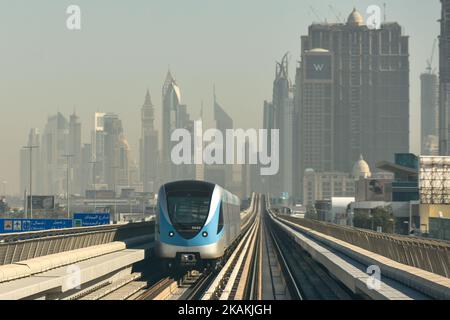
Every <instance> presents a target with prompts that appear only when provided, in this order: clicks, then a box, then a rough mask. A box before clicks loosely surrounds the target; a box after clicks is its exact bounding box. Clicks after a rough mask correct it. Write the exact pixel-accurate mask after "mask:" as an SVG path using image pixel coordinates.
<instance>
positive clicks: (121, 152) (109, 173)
mask: <svg viewBox="0 0 450 320" xmlns="http://www.w3.org/2000/svg"><path fill="white" fill-rule="evenodd" d="M103 126H104V127H103V134H104V153H103V154H104V159H103V163H104V165H103V168H104V176H103V181H104V183H105V184H107V185H108V188H110V189H114V188H115V187H116V189H117V186H118V185H122V186H128V160H129V151H130V147H129V145H128V142H127V140H126V139H125V137H124V134H123V127H122V121H121V120H120V119H119V116H118V115H116V114H113V113H107V114H105V115H104V117H103Z"/></svg>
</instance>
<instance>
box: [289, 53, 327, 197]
mask: <svg viewBox="0 0 450 320" xmlns="http://www.w3.org/2000/svg"><path fill="white" fill-rule="evenodd" d="M297 81H298V82H297V84H296V85H297V86H298V87H299V88H300V94H299V95H298V96H297V97H296V103H298V108H297V110H296V111H297V112H296V116H297V117H298V118H297V120H298V122H297V125H298V126H297V127H298V128H297V131H296V132H297V137H298V149H297V150H298V154H297V155H296V156H297V157H296V159H297V160H296V161H295V163H296V164H297V165H298V166H299V167H300V168H302V170H299V171H298V173H299V176H298V178H297V179H298V181H303V177H304V173H305V170H307V169H314V171H317V172H325V171H330V170H332V169H333V167H334V162H335V159H334V153H335V152H334V150H335V145H334V142H335V141H334V139H333V134H334V119H335V109H334V108H333V106H334V102H335V97H334V95H333V89H334V88H333V56H332V53H331V52H330V51H329V50H325V49H317V48H316V49H312V50H306V51H304V52H303V54H302V59H301V64H300V67H299V69H298V70H297ZM303 185H304V184H303ZM300 187H301V186H300ZM303 194H305V193H303Z"/></svg>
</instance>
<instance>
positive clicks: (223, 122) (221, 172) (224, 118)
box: [205, 88, 234, 189]
mask: <svg viewBox="0 0 450 320" xmlns="http://www.w3.org/2000/svg"><path fill="white" fill-rule="evenodd" d="M213 96H214V97H213V98H214V99H213V103H214V120H215V126H216V129H217V130H219V131H220V132H221V133H222V137H223V138H224V141H225V137H226V131H227V129H233V126H234V124H233V119H232V118H231V117H230V116H229V115H228V113H227V112H226V111H225V110H224V109H223V108H222V106H221V105H220V104H219V102H218V101H217V97H216V90H215V88H214V93H213ZM225 149H226V148H225ZM217 152H219V153H221V154H222V155H223V160H224V164H212V165H207V166H206V168H205V179H206V180H207V181H210V182H213V183H217V184H219V185H221V186H222V187H224V188H227V189H230V188H231V185H232V179H233V166H232V165H229V164H225V162H226V150H220V151H219V150H218V151H217Z"/></svg>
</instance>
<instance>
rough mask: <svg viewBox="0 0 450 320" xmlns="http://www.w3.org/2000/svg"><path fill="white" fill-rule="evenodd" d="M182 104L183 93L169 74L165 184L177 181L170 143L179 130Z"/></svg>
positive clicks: (164, 94) (163, 158)
mask: <svg viewBox="0 0 450 320" xmlns="http://www.w3.org/2000/svg"><path fill="white" fill-rule="evenodd" d="M180 103H181V92H180V88H179V87H178V86H177V84H176V82H175V79H174V78H173V77H172V74H171V73H170V71H169V72H167V76H166V80H165V82H164V85H163V89H162V109H163V110H162V146H161V164H162V169H163V170H162V173H163V180H164V182H169V181H171V180H174V179H176V169H177V168H176V166H175V165H174V164H173V162H172V160H171V150H172V146H173V143H172V142H171V141H170V136H171V134H172V131H173V130H174V129H176V128H179V127H180V126H179V124H180V123H179V122H180V119H179V118H180V117H179V111H180Z"/></svg>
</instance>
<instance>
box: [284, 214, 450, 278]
mask: <svg viewBox="0 0 450 320" xmlns="http://www.w3.org/2000/svg"><path fill="white" fill-rule="evenodd" d="M283 218H284V219H286V220H288V221H291V222H294V223H296V224H298V225H300V226H303V227H306V228H309V229H312V230H315V231H318V232H320V233H323V234H326V235H328V236H331V237H334V238H337V239H339V240H342V241H345V242H348V243H350V244H352V245H355V246H358V247H360V248H363V249H366V250H368V251H371V252H374V253H377V254H379V255H382V256H384V257H387V258H389V259H392V260H395V261H397V262H399V263H402V264H406V265H409V266H412V267H416V268H420V269H424V270H427V271H430V272H433V273H436V274H439V275H442V276H445V277H448V278H450V243H449V242H445V241H437V240H428V239H421V238H414V237H407V236H399V235H388V234H384V233H378V232H373V231H367V230H361V229H357V228H352V227H346V226H340V225H335V224H331V223H327V222H322V221H315V220H310V219H299V218H294V217H287V216H283Z"/></svg>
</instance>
